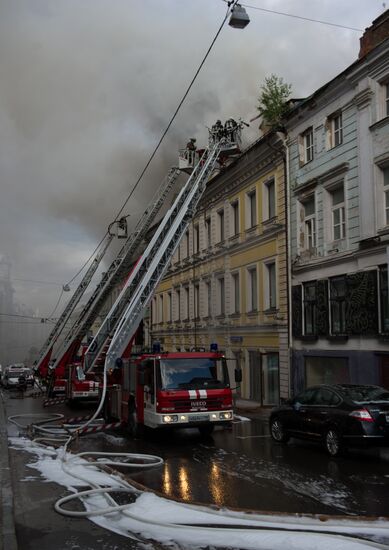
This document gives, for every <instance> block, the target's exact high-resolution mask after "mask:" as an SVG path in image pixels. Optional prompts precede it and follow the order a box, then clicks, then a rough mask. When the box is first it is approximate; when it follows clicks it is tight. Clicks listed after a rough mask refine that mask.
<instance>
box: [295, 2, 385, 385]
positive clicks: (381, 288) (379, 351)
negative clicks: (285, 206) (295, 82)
mask: <svg viewBox="0 0 389 550" xmlns="http://www.w3.org/2000/svg"><path fill="white" fill-rule="evenodd" d="M287 131H288V142H287V143H288V171H289V197H290V245H291V255H290V260H291V272H292V281H291V290H292V292H291V293H292V300H291V302H292V332H293V345H292V348H293V349H292V364H291V379H292V391H293V392H297V391H300V390H301V389H303V388H305V387H307V386H309V385H312V384H316V383H341V382H343V383H347V382H348V383H372V384H378V385H382V386H386V387H389V303H388V258H389V254H388V252H389V11H387V12H385V13H384V14H382V15H381V16H380V17H379V18H378V19H377V20H376V21H374V22H373V24H372V27H370V28H369V29H367V30H366V32H365V35H364V36H363V37H362V39H361V51H360V56H359V58H358V60H357V61H356V62H355V63H353V64H352V65H351V66H350V67H348V68H347V69H346V70H345V71H343V72H342V73H341V74H340V75H338V76H337V77H336V78H335V79H333V80H332V81H331V82H329V83H328V84H326V85H325V86H323V87H322V88H320V89H319V90H317V91H316V92H315V93H314V94H313V95H312V96H311V97H309V98H307V99H306V100H303V101H301V102H300V103H299V104H298V105H297V107H295V108H294V109H293V110H292V112H291V114H290V116H289V120H288V122H287Z"/></svg>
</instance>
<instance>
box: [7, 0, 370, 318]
mask: <svg viewBox="0 0 389 550" xmlns="http://www.w3.org/2000/svg"><path fill="white" fill-rule="evenodd" d="M252 4H253V5H260V7H264V8H269V9H275V10H279V11H285V12H288V11H289V12H292V13H300V14H303V15H304V16H311V17H314V18H318V19H327V20H332V21H337V22H342V23H345V24H349V25H351V26H354V27H360V28H364V27H365V26H368V25H369V24H370V22H371V20H372V19H373V18H374V17H376V16H377V15H378V14H379V12H380V8H381V3H380V2H378V0H377V3H375V2H369V3H367V2H366V1H365V0H343V2H341V3H340V4H341V5H340V6H339V2H338V1H337V0H327V1H326V2H319V1H312V0H309V1H308V0H285V1H281V0H279V1H276V0H261V2H259V0H253V2H252ZM368 4H369V5H368ZM226 7H227V6H226V4H225V3H223V2H222V1H221V0H212V1H211V0H164V1H163V2H161V0H141V1H138V2H135V1H129V0H82V1H80V0H34V1H31V0H0V182H1V184H0V185H1V202H0V208H1V211H0V236H1V241H0V243H1V244H0V253H2V254H7V256H8V258H9V259H10V261H11V263H12V277H13V279H14V280H13V286H14V288H15V290H16V294H15V298H16V300H18V301H19V302H23V303H25V304H27V305H29V306H30V307H32V308H33V309H35V310H36V309H38V308H39V311H40V312H41V314H45V313H46V314H48V313H49V312H50V310H51V309H52V307H53V305H54V304H55V302H56V299H57V296H58V290H59V288H60V287H55V285H54V286H53V285H51V286H49V285H46V286H45V285H43V284H33V283H28V282H22V281H18V280H17V279H20V278H23V279H31V280H39V281H54V282H58V283H61V282H66V281H68V280H69V279H70V278H71V277H72V276H73V275H74V274H75V272H76V271H77V270H78V268H79V267H80V266H81V265H82V264H83V262H84V261H85V259H86V258H87V257H88V256H89V254H90V253H91V252H92V250H93V248H94V246H95V245H96V243H97V242H98V241H99V239H100V237H101V236H102V235H103V234H104V232H105V229H106V227H107V225H108V223H109V222H110V221H111V220H112V219H113V217H114V215H115V214H116V212H117V211H118V210H119V208H120V206H121V205H122V203H123V201H124V199H125V197H126V196H127V194H128V193H129V191H130V190H131V189H132V187H133V185H134V183H135V181H136V180H137V177H138V175H139V173H140V172H141V170H142V168H143V167H144V165H145V162H146V160H147V159H148V157H149V155H150V153H151V151H152V150H153V148H154V146H155V144H156V143H157V141H158V140H159V138H160V136H161V134H162V131H163V129H164V128H165V127H166V124H167V122H168V121H169V119H170V117H171V115H172V113H173V112H174V110H175V108H176V106H177V104H178V101H179V100H180V99H181V97H182V95H183V93H184V91H185V89H186V87H187V85H188V83H189V82H190V80H191V79H192V77H193V75H194V72H195V70H196V69H197V67H198V65H199V63H200V61H201V59H202V57H203V55H204V53H205V51H206V50H207V48H208V46H209V44H210V43H211V40H212V38H213V37H214V35H215V33H216V31H217V29H218V27H219V25H220V23H221V21H222V19H223V17H224V14H225V11H226ZM247 10H248V12H249V13H250V17H251V23H250V25H249V26H248V27H247V28H246V29H245V30H244V31H238V30H234V29H231V28H230V27H228V26H226V27H225V28H224V29H223V31H222V34H221V35H220V37H219V39H218V41H217V43H216V45H215V47H214V49H213V51H212V53H211V55H210V57H209V59H208V61H207V63H206V65H205V67H204V69H203V70H202V72H201V74H200V76H199V78H198V80H197V81H196V83H195V85H194V87H193V89H192V91H191V93H190V96H189V98H188V100H187V101H186V103H185V105H184V107H183V108H182V110H181V112H180V114H179V116H178V117H177V119H176V121H175V123H174V125H173V127H172V129H171V131H170V132H169V134H168V137H167V138H166V140H165V141H164V144H163V147H162V148H161V149H160V151H159V153H158V155H157V157H156V158H155V161H154V162H153V165H152V167H151V169H150V170H149V171H148V173H147V174H146V176H145V178H144V180H143V182H142V183H141V185H140V186H139V188H138V189H137V191H136V192H135V193H134V196H133V198H132V199H131V201H130V203H129V204H128V207H127V209H126V213H131V215H132V219H134V220H135V219H136V217H137V215H140V213H141V212H142V210H143V209H144V207H145V204H146V203H147V201H148V199H150V197H151V196H152V194H153V190H154V189H155V186H156V185H158V184H159V182H160V180H161V179H162V177H163V176H164V175H165V174H166V172H167V170H168V168H169V167H170V166H171V165H173V164H175V163H176V155H177V149H178V148H179V147H180V146H182V145H184V144H185V142H186V140H187V138H188V137H191V136H194V137H196V138H197V140H198V142H199V143H201V142H202V141H205V140H206V136H207V132H206V125H211V124H212V122H213V121H214V120H215V119H216V118H218V117H220V118H228V117H229V116H234V117H236V118H237V117H239V116H242V117H243V118H245V119H246V120H247V119H249V118H252V117H253V116H255V114H256V98H257V95H258V89H259V85H260V83H261V82H262V81H263V79H264V77H265V76H268V75H270V74H271V73H276V74H278V75H280V76H283V77H284V79H285V80H286V81H287V82H291V83H292V84H293V90H294V94H295V95H296V96H301V95H304V94H308V93H311V92H312V91H313V90H314V89H315V88H316V87H318V86H320V85H322V84H323V83H324V82H326V81H327V80H328V79H330V78H332V77H333V76H335V75H336V73H337V72H339V71H340V70H342V69H343V68H344V67H345V66H347V65H348V64H349V63H351V62H352V61H353V60H354V59H355V58H356V56H357V53H358V38H359V33H355V32H352V31H346V30H341V29H335V28H331V27H325V26H320V25H315V24H313V23H311V24H310V23H304V22H302V21H297V20H293V19H289V18H285V17H281V16H276V15H270V14H265V13H263V12H261V11H257V10H254V9H251V10H250V9H249V8H247Z"/></svg>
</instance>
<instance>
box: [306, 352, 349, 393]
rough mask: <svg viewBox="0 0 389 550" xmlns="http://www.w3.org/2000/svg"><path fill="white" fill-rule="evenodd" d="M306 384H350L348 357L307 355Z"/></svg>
mask: <svg viewBox="0 0 389 550" xmlns="http://www.w3.org/2000/svg"><path fill="white" fill-rule="evenodd" d="M305 382H306V386H307V387H309V386H316V385H320V384H349V383H350V373H349V366H348V358H347V357H305Z"/></svg>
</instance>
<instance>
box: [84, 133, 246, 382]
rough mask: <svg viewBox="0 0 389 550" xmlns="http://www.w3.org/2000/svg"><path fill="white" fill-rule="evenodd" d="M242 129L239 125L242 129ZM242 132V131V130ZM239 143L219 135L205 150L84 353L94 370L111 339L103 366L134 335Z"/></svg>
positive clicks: (107, 366)
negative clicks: (225, 158)
mask: <svg viewBox="0 0 389 550" xmlns="http://www.w3.org/2000/svg"><path fill="white" fill-rule="evenodd" d="M239 130H240V128H239ZM239 135H240V133H239ZM234 145H235V146H236V144H232V143H231V142H230V141H229V140H228V139H227V138H226V137H218V138H215V139H213V140H212V141H211V142H210V145H209V148H207V149H205V150H204V153H203V155H202V157H201V158H200V160H199V162H198V164H197V165H196V167H195V168H194V169H193V171H192V173H191V175H190V177H189V178H188V180H187V182H186V184H185V185H184V187H183V188H182V189H181V191H180V193H179V195H178V196H177V198H176V200H175V202H174V204H173V205H172V206H171V208H170V209H169V210H168V212H167V213H166V215H165V217H164V219H163V221H162V222H161V224H160V225H159V227H158V229H157V231H156V232H155V234H154V236H153V238H152V239H151V241H150V243H149V245H148V246H147V248H146V250H145V251H144V252H143V254H142V256H141V258H139V260H138V262H137V264H136V265H135V267H134V268H133V270H132V272H131V274H130V276H129V278H128V280H127V282H126V284H125V286H124V287H123V289H122V291H121V293H120V295H119V296H118V298H117V300H116V302H115V304H114V305H113V306H112V308H111V310H110V312H109V313H108V314H107V316H106V318H105V320H104V322H103V323H102V325H101V327H100V329H99V331H98V332H97V334H96V336H95V337H94V339H93V341H92V342H91V343H90V345H89V348H88V349H87V352H86V355H85V364H86V366H87V368H89V369H92V368H93V366H94V364H95V361H96V359H97V358H98V355H99V353H101V350H102V349H103V347H106V344H107V342H109V347H108V350H107V352H106V359H105V365H104V369H105V372H107V371H108V370H109V369H111V368H112V369H113V368H114V367H115V365H116V361H117V359H120V358H121V357H122V355H123V353H124V352H125V350H126V348H127V347H128V345H129V343H130V341H131V339H132V337H133V336H134V334H135V332H136V330H137V328H138V326H139V323H140V321H141V320H142V318H143V316H144V310H145V308H146V307H147V305H148V303H149V301H150V300H151V298H152V295H153V293H154V291H155V289H156V288H157V286H158V284H159V282H160V281H161V279H162V277H163V275H164V273H165V272H166V270H167V268H168V266H169V264H170V262H171V259H172V257H173V254H174V252H175V250H176V248H177V247H178V245H179V243H180V240H181V238H182V237H183V235H184V234H185V231H186V230H187V228H188V225H189V223H190V221H191V220H192V218H193V216H194V214H195V211H196V208H197V205H198V203H199V201H200V199H201V197H202V195H203V192H204V190H205V187H206V184H207V181H208V180H209V178H210V176H211V174H212V172H213V170H214V167H215V164H216V162H217V160H218V157H219V155H220V154H221V153H223V152H224V151H230V150H231V148H233V147H234Z"/></svg>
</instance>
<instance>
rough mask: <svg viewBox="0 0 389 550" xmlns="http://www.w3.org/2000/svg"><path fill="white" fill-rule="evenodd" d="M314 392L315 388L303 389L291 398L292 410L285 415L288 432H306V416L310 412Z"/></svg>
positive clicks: (299, 433) (307, 424)
mask: <svg viewBox="0 0 389 550" xmlns="http://www.w3.org/2000/svg"><path fill="white" fill-rule="evenodd" d="M316 392H317V388H310V389H308V390H305V391H303V392H302V393H300V394H299V395H297V397H295V398H294V399H293V401H292V410H291V411H289V413H288V416H287V426H286V427H287V429H288V431H289V432H291V433H293V432H294V433H296V435H302V434H304V433H306V429H307V427H309V421H308V420H307V418H308V417H309V415H310V413H311V411H310V409H311V405H312V403H313V400H314V396H315V394H316ZM307 422H308V423H307ZM309 431H310V430H309ZM309 431H308V434H309Z"/></svg>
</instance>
